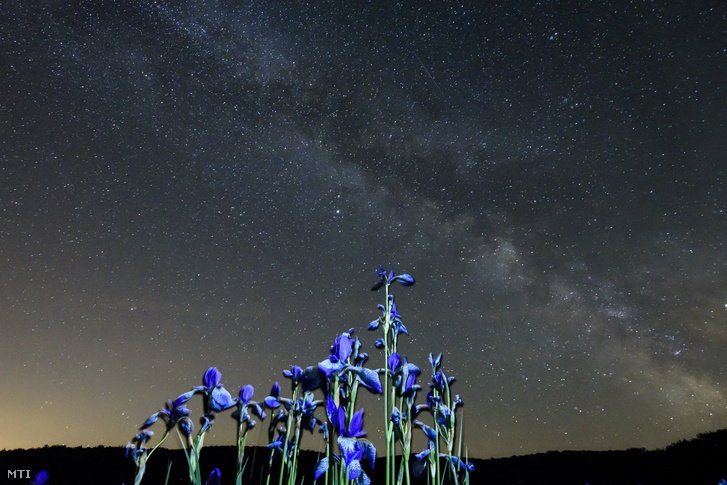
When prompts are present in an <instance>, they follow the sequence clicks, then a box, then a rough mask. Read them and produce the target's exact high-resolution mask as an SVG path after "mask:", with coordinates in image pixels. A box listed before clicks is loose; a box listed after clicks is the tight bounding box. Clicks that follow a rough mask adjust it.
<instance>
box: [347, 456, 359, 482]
mask: <svg viewBox="0 0 727 485" xmlns="http://www.w3.org/2000/svg"><path fill="white" fill-rule="evenodd" d="M362 473H363V470H362V469H361V462H360V461H359V460H351V461H350V462H349V463H348V479H349V480H357V479H358V477H360V476H361V474H362Z"/></svg>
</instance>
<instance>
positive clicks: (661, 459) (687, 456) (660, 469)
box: [0, 429, 727, 485]
mask: <svg viewBox="0 0 727 485" xmlns="http://www.w3.org/2000/svg"><path fill="white" fill-rule="evenodd" d="M265 451H267V449H264V448H261V449H258V450H257V451H256V450H252V449H248V450H247V453H246V456H248V458H251V459H252V457H256V458H255V461H254V462H251V463H248V467H247V468H246V469H247V470H248V473H250V475H248V478H247V482H246V483H257V482H258V480H259V478H258V480H256V477H260V476H261V475H260V473H262V476H265V473H266V469H267V468H266V462H267V454H266V453H265ZM44 453H45V454H44ZM84 453H85V455H84ZM236 453H237V451H236V449H235V447H233V446H211V447H209V448H206V449H203V452H202V455H201V456H202V467H203V470H204V472H203V475H204V476H206V474H207V473H209V471H210V470H211V469H213V468H219V469H220V470H221V471H222V479H223V483H231V478H232V477H233V476H234V471H233V463H234V462H235V460H236V456H237V455H236ZM51 454H52V455H51ZM91 454H94V457H93V459H91V456H90V455H91ZM725 454H727V429H723V430H719V431H715V432H712V433H704V434H700V435H699V436H697V437H695V438H693V439H691V440H688V441H683V442H678V443H673V444H672V445H670V446H669V447H667V448H666V449H662V450H644V449H640V448H632V449H628V450H608V451H549V452H545V453H538V454H535V455H526V456H513V457H506V458H493V459H485V460H483V459H479V458H477V459H473V460H472V462H473V464H474V466H475V470H474V472H473V475H471V477H470V479H471V480H473V483H479V484H487V485H511V484H512V485H515V484H523V483H535V482H536V481H537V483H539V484H542V485H549V484H553V485H556V484H557V485H571V484H572V485H583V483H589V484H591V485H624V484H629V483H634V484H635V483H642V484H645V485H647V484H648V485H651V484H654V485H656V484H660V485H671V484H675V485H683V484H684V483H689V484H690V485H718V484H719V483H720V480H722V479H723V478H724V477H725V476H727V468H726V467H725V465H724V459H723V458H724V456H725ZM123 455H124V448H123V447H96V448H81V449H78V448H75V449H74V448H65V447H48V448H40V449H36V450H16V452H9V451H5V450H3V451H0V467H3V466H6V467H8V469H12V468H11V467H12V466H15V467H16V468H15V469H24V468H18V467H22V466H32V467H34V468H33V469H32V473H33V474H34V473H37V471H39V470H40V469H51V470H53V471H52V472H51V479H52V480H53V482H52V483H55V484H58V485H65V484H66V483H68V484H71V483H79V482H80V483H89V482H90V480H91V479H93V478H94V477H98V476H99V475H100V474H103V475H104V477H106V482H107V483H111V484H116V483H117V482H118V483H121V482H123V481H126V482H128V480H129V479H130V478H133V472H134V470H133V464H132V460H131V458H125V457H124V456H123ZM52 457H56V459H55V460H51V458H52ZM318 459H319V457H318V456H316V454H315V453H314V452H311V451H303V452H302V454H301V469H300V475H308V476H310V473H311V471H312V468H313V464H314V463H315V462H316V461H317V460H318ZM51 461H53V463H50V462H51ZM383 461H384V458H383V457H381V456H380V457H379V459H378V460H377V464H376V466H375V467H374V468H373V469H370V468H368V467H367V473H369V474H370V477H371V479H372V483H379V482H380V479H381V477H380V475H378V474H379V473H381V471H382V469H384V466H383V465H384V463H383ZM169 462H171V463H172V474H171V482H170V483H177V482H184V481H185V479H186V475H185V473H186V468H185V466H186V464H185V462H184V459H183V455H182V453H181V450H172V451H169V450H166V449H163V450H159V454H158V455H157V456H155V457H154V456H153V457H152V458H151V459H150V461H149V463H148V468H147V473H146V475H145V477H144V480H145V482H146V483H160V482H162V481H163V480H164V478H165V477H166V473H167V463H169ZM261 462H262V463H261ZM40 463H45V464H46V465H48V466H46V468H42V465H40ZM82 463H83V464H89V466H81V467H80V468H79V466H78V465H79V464H82ZM26 464H27V465H26ZM39 466H41V468H38V467H39ZM24 470H25V469H24ZM27 470H30V468H28V469H27ZM74 480H75V481H74ZM145 482H142V483H145ZM414 483H419V482H417V481H416V480H415V481H414Z"/></svg>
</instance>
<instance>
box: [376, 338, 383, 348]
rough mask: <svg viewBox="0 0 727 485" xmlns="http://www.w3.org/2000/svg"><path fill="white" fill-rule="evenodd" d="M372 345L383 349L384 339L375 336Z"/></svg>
mask: <svg viewBox="0 0 727 485" xmlns="http://www.w3.org/2000/svg"><path fill="white" fill-rule="evenodd" d="M374 347H376V348H377V349H383V348H384V339H383V338H377V339H376V341H375V342H374Z"/></svg>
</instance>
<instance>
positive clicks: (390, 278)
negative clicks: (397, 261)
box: [371, 266, 414, 291]
mask: <svg viewBox="0 0 727 485" xmlns="http://www.w3.org/2000/svg"><path fill="white" fill-rule="evenodd" d="M376 276H378V277H379V281H377V282H376V284H375V285H374V286H372V287H371V291H377V290H379V289H381V288H383V287H384V285H390V284H391V283H393V282H394V281H398V282H399V283H401V285H402V286H414V278H413V277H412V276H411V275H410V274H400V275H394V272H393V271H389V272H388V273H387V272H386V270H385V269H384V268H383V266H379V269H378V270H376Z"/></svg>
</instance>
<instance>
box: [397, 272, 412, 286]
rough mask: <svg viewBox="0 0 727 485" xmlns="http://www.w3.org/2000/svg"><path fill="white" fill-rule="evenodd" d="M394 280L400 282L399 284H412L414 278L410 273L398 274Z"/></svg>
mask: <svg viewBox="0 0 727 485" xmlns="http://www.w3.org/2000/svg"><path fill="white" fill-rule="evenodd" d="M396 280H397V281H399V283H401V286H414V278H413V277H412V275H410V274H400V275H398V276H397V277H396Z"/></svg>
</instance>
